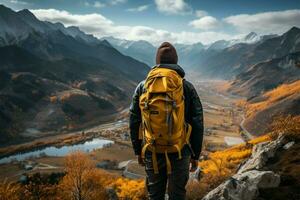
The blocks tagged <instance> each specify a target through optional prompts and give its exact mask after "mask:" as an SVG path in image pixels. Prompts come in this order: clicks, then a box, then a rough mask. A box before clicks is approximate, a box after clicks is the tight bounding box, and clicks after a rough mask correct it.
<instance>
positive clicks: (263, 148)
mask: <svg viewBox="0 0 300 200" xmlns="http://www.w3.org/2000/svg"><path fill="white" fill-rule="evenodd" d="M285 143H286V140H285V138H284V137H283V136H279V137H278V139H277V140H274V141H272V142H264V143H260V144H258V145H255V146H254V148H253V150H252V155H251V157H250V158H249V159H248V160H247V161H246V162H245V163H243V165H242V166H241V167H240V168H239V170H238V174H240V173H243V172H246V171H249V170H254V169H256V170H260V169H262V168H263V167H264V166H265V165H266V163H267V162H268V160H269V159H270V158H273V157H274V156H275V153H276V152H277V150H278V149H279V148H282V147H283V146H284V145H285Z"/></svg>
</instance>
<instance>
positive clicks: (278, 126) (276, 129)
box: [270, 115, 300, 140]
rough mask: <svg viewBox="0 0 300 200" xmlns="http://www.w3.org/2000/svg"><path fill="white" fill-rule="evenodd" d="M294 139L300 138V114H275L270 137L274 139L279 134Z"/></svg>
mask: <svg viewBox="0 0 300 200" xmlns="http://www.w3.org/2000/svg"><path fill="white" fill-rule="evenodd" d="M281 133H283V134H285V135H286V137H288V138H290V139H292V140H293V139H294V140H300V116H291V115H288V116H277V117H275V118H274V120H273V123H272V124H271V134H270V136H271V138H272V139H273V140H275V139H276V138H277V137H278V135H279V134H281Z"/></svg>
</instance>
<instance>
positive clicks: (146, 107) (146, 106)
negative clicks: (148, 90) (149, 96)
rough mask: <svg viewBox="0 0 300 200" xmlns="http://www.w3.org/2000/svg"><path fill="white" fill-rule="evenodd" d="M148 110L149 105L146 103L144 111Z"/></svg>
mask: <svg viewBox="0 0 300 200" xmlns="http://www.w3.org/2000/svg"><path fill="white" fill-rule="evenodd" d="M148 108H149V105H148V102H147V101H146V102H145V109H147V110H148Z"/></svg>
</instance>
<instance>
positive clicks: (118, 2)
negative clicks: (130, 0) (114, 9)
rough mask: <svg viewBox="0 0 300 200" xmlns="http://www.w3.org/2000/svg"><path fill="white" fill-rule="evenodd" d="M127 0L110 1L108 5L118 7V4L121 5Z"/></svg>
mask: <svg viewBox="0 0 300 200" xmlns="http://www.w3.org/2000/svg"><path fill="white" fill-rule="evenodd" d="M126 2H127V0H110V1H109V3H110V4H111V5H118V4H122V3H126Z"/></svg>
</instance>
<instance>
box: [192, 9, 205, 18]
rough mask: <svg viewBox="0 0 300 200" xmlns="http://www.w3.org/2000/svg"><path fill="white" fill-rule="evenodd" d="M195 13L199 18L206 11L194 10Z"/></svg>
mask: <svg viewBox="0 0 300 200" xmlns="http://www.w3.org/2000/svg"><path fill="white" fill-rule="evenodd" d="M195 15H196V16H197V17H199V18H201V17H204V16H207V15H208V13H207V12H206V11H205V10H196V11H195Z"/></svg>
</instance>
